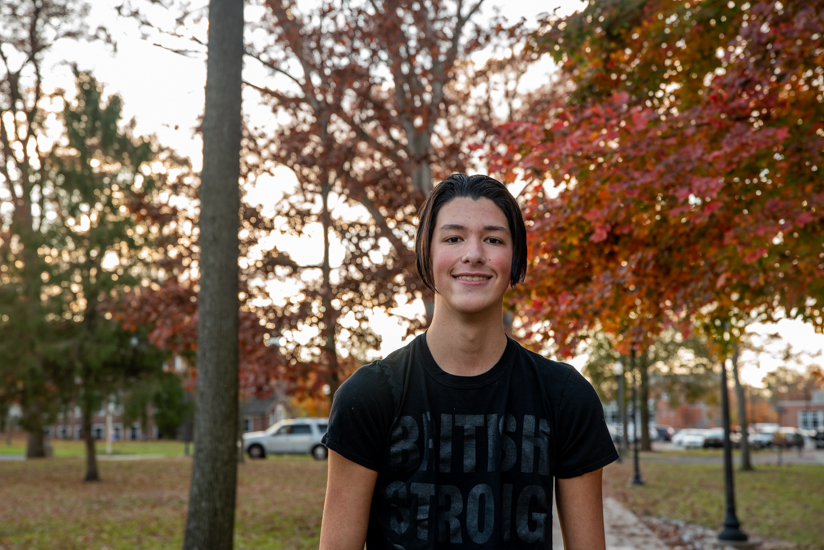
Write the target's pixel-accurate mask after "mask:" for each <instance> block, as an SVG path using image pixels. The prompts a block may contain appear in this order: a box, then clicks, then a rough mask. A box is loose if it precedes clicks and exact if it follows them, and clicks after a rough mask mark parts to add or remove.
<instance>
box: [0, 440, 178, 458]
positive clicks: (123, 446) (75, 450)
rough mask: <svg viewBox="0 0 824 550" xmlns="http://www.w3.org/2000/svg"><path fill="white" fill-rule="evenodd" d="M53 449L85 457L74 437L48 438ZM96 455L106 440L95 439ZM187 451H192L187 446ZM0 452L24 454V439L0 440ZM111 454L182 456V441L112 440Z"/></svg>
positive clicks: (82, 446) (56, 452) (56, 453)
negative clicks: (9, 443) (8, 442)
mask: <svg viewBox="0 0 824 550" xmlns="http://www.w3.org/2000/svg"><path fill="white" fill-rule="evenodd" d="M49 442H50V443H51V445H52V448H53V449H54V456H56V457H64V458H65V457H85V456H86V444H85V443H84V442H83V441H80V440H74V439H49ZM96 448H97V456H104V455H105V454H106V442H105V441H97V442H96ZM189 452H194V451H193V447H192V446H191V445H190V446H189ZM0 454H3V455H24V454H26V440H25V438H22V437H17V438H14V439H12V440H11V445H10V446H9V445H6V441H5V440H1V441H0ZM112 455H163V456H169V457H172V456H183V442H181V441H166V440H161V441H112Z"/></svg>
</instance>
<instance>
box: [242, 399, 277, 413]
mask: <svg viewBox="0 0 824 550" xmlns="http://www.w3.org/2000/svg"><path fill="white" fill-rule="evenodd" d="M275 399H276V398H275V397H269V398H266V399H253V400H252V401H249V402H247V403H246V404H245V407H244V412H245V413H246V414H247V415H250V416H254V415H259V414H268V412H269V406H270V405H271V404H272V403H274V402H275Z"/></svg>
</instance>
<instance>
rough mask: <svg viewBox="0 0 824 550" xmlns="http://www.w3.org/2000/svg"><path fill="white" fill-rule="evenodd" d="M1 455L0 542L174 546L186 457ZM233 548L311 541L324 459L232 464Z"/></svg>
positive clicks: (181, 516) (115, 549)
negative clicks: (96, 475)
mask: <svg viewBox="0 0 824 550" xmlns="http://www.w3.org/2000/svg"><path fill="white" fill-rule="evenodd" d="M83 473H84V462H83V461H82V460H81V459H76V458H55V459H49V460H34V461H21V462H16V461H15V462H0V549H2V550H11V549H15V550H17V549H26V550H40V549H43V550H47V549H48V550H52V549H56V548H60V549H61V550H75V549H76V550H80V549H83V550H85V549H97V550H104V549H106V550H120V549H123V550H126V549H152V550H154V549H166V548H168V549H175V550H176V549H179V548H180V547H181V546H182V544H183V527H184V524H185V521H186V508H187V500H188V497H189V477H190V474H191V461H189V460H187V459H184V458H166V459H155V460H135V461H112V462H101V463H100V473H101V476H102V478H103V481H102V482H100V483H83V482H82V481H81V479H82V477H83ZM239 473H240V482H239V489H238V509H237V516H236V517H237V523H236V526H235V541H236V542H235V548H236V549H238V550H240V549H261V550H268V549H290V550H291V549H304V548H306V549H308V548H317V546H318V534H319V530H320V519H321V510H322V506H323V497H324V494H325V490H326V462H320V461H314V460H312V459H311V458H309V457H306V458H302V457H295V458H270V459H268V460H262V461H253V462H246V463H245V464H243V465H241V467H240V472H239Z"/></svg>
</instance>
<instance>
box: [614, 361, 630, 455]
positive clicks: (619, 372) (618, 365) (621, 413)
mask: <svg viewBox="0 0 824 550" xmlns="http://www.w3.org/2000/svg"><path fill="white" fill-rule="evenodd" d="M612 374H614V375H615V380H616V381H617V382H618V398H617V399H616V400H615V402H616V404H617V405H618V417H619V418H620V422H621V433H620V434H619V439H618V462H621V461H622V457H623V455H624V452H625V451H626V446H625V445H624V441H625V440H626V433H627V427H626V418H627V411H626V408H625V406H624V364H623V363H622V362H621V361H620V360H619V361H616V362H615V364H614V365H613V366H612Z"/></svg>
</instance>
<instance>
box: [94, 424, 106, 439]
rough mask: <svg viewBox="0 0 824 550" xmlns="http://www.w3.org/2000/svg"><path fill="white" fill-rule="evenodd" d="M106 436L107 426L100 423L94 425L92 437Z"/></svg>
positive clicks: (101, 437)
mask: <svg viewBox="0 0 824 550" xmlns="http://www.w3.org/2000/svg"><path fill="white" fill-rule="evenodd" d="M105 436H106V428H105V427H104V426H102V425H100V424H95V425H94V426H92V437H94V438H95V439H103V438H104V437H105Z"/></svg>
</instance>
